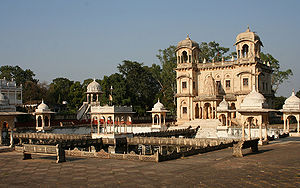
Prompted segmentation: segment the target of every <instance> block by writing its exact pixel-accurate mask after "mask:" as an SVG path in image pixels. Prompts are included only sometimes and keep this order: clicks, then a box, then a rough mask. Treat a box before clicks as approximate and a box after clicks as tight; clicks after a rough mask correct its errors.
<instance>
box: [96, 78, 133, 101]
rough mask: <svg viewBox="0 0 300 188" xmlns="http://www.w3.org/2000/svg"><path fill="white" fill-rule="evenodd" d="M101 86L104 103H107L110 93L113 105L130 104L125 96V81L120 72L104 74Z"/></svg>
mask: <svg viewBox="0 0 300 188" xmlns="http://www.w3.org/2000/svg"><path fill="white" fill-rule="evenodd" d="M101 86H102V91H103V92H104V93H103V97H104V102H105V103H106V104H108V103H109V96H110V95H111V94H112V104H113V105H130V100H129V98H128V96H127V90H126V81H125V78H124V77H123V76H122V75H121V74H119V73H115V74H112V75H110V76H104V78H103V80H102V81H101ZM111 87H112V90H111Z"/></svg>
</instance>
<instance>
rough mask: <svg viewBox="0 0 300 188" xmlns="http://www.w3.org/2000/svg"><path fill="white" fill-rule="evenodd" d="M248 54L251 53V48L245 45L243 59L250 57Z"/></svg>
mask: <svg viewBox="0 0 300 188" xmlns="http://www.w3.org/2000/svg"><path fill="white" fill-rule="evenodd" d="M248 52H249V46H248V45H247V44H244V45H243V48H242V55H243V57H248Z"/></svg>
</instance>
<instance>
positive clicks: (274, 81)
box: [260, 52, 293, 93]
mask: <svg viewBox="0 0 300 188" xmlns="http://www.w3.org/2000/svg"><path fill="white" fill-rule="evenodd" d="M260 58H261V60H262V61H263V62H269V63H270V67H271V68H272V70H273V74H272V78H271V85H272V89H273V91H274V93H276V92H277V90H278V88H279V85H280V84H282V83H283V82H284V81H287V80H288V79H289V78H290V77H291V76H292V75H293V72H292V70H291V69H287V70H285V71H281V70H280V64H279V61H278V60H277V59H275V58H274V57H273V56H272V55H271V54H269V53H267V54H264V53H263V52H261V53H260Z"/></svg>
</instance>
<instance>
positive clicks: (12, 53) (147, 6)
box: [0, 0, 300, 96]
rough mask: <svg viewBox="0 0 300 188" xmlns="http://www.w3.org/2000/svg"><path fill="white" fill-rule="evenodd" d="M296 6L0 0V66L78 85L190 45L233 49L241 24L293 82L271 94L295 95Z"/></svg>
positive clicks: (299, 68) (298, 77)
mask: <svg viewBox="0 0 300 188" xmlns="http://www.w3.org/2000/svg"><path fill="white" fill-rule="evenodd" d="M299 10H300V1H297V0H294V1H293V0H287V1H279V0H278V1H276V0H264V1H261V0H257V1H256V0H251V1H249V0H248V1H242V0H238V1H233V0H232V1H224V0H219V1H217V0H210V1H200V0H197V1H196V0H195V1H188V0H185V1H182V0H181V1H177V0H173V1H168V0H151V1H150V0H149V1H146V0H135V1H133V0H126V1H124V0H123V1H122V0H119V1H117V0H110V1H108V0H106V1H100V0H98V1H96V0H48V1H46V0H26V1H24V0H20V1H16V0H1V1H0V65H1V66H2V65H13V66H14V65H19V66H20V67H21V68H23V69H31V70H33V71H34V73H35V74H36V78H37V79H39V80H40V81H47V82H48V83H49V82H51V81H52V80H53V79H55V78H57V77H66V78H69V79H70V80H75V81H77V80H78V81H83V80H84V79H87V78H99V79H102V78H103V76H104V75H110V74H112V73H114V72H117V68H116V67H117V65H118V64H120V63H121V62H122V61H123V60H133V61H138V62H143V63H144V64H145V65H151V64H152V63H156V64H159V61H158V59H157V58H156V54H157V53H158V50H159V49H164V48H167V47H168V46H169V45H176V44H177V42H179V41H180V40H183V39H185V37H186V34H187V33H188V34H190V37H191V39H192V40H195V41H197V42H198V43H201V42H209V41H213V40H215V41H216V42H218V43H220V44H221V45H222V46H224V47H230V48H231V50H232V51H233V50H234V48H233V44H234V42H235V37H236V35H237V34H239V33H241V32H244V31H245V30H246V28H247V25H249V26H250V29H251V30H252V31H255V32H257V34H258V35H259V36H260V38H261V40H262V42H263V44H264V48H263V52H268V53H271V54H272V55H273V56H274V57H275V58H277V59H278V60H279V61H280V64H281V67H282V69H287V68H291V69H292V70H293V72H294V76H293V77H292V78H291V79H290V81H289V82H287V83H284V84H283V85H282V87H280V89H279V93H278V95H284V96H289V95H290V92H291V89H292V88H295V89H296V91H298V90H299V89H300V84H299V81H300V65H299V64H300V62H299V55H300V50H299V43H300V39H299V31H300V24H299V23H300V12H299Z"/></svg>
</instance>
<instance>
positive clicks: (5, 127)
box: [0, 121, 9, 145]
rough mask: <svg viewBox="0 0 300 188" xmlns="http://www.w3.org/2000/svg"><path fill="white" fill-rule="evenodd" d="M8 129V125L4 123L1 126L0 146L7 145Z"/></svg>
mask: <svg viewBox="0 0 300 188" xmlns="http://www.w3.org/2000/svg"><path fill="white" fill-rule="evenodd" d="M8 127H9V125H8V123H7V122H6V121H4V122H3V124H2V138H1V142H2V143H0V144H5V145H8V144H9V134H8Z"/></svg>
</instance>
